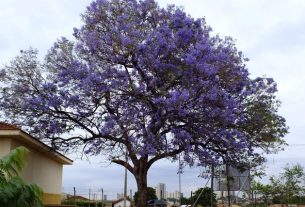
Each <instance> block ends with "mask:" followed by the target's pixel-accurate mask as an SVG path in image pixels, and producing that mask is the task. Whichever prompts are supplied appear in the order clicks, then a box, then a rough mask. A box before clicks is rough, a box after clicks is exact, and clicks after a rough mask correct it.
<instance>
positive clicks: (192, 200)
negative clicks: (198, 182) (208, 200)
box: [191, 191, 194, 206]
mask: <svg viewBox="0 0 305 207" xmlns="http://www.w3.org/2000/svg"><path fill="white" fill-rule="evenodd" d="M191 202H192V205H191V206H193V205H194V199H193V191H191Z"/></svg>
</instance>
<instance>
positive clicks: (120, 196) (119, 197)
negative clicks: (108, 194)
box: [116, 193, 124, 200]
mask: <svg viewBox="0 0 305 207" xmlns="http://www.w3.org/2000/svg"><path fill="white" fill-rule="evenodd" d="M121 198H124V194H123V193H117V194H116V199H118V200H119V199H121Z"/></svg>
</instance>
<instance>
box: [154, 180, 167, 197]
mask: <svg viewBox="0 0 305 207" xmlns="http://www.w3.org/2000/svg"><path fill="white" fill-rule="evenodd" d="M156 196H157V198H158V199H159V200H164V199H166V185H165V183H159V184H158V185H157V186H156Z"/></svg>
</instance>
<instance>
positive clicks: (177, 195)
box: [167, 191, 183, 200]
mask: <svg viewBox="0 0 305 207" xmlns="http://www.w3.org/2000/svg"><path fill="white" fill-rule="evenodd" d="M180 197H183V193H181V194H180V193H179V191H175V192H167V198H174V199H176V200H180Z"/></svg>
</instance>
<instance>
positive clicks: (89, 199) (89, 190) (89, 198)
mask: <svg viewBox="0 0 305 207" xmlns="http://www.w3.org/2000/svg"><path fill="white" fill-rule="evenodd" d="M90 194H91V189H90V188H89V207H90V203H91V201H90Z"/></svg>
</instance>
